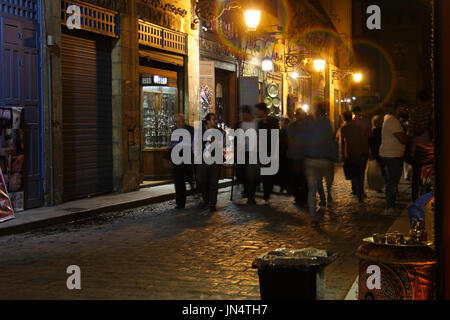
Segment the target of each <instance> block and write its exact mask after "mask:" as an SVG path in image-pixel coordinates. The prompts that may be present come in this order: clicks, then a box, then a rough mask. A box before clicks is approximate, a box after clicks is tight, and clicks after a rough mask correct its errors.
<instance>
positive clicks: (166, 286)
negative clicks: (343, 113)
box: [0, 168, 409, 300]
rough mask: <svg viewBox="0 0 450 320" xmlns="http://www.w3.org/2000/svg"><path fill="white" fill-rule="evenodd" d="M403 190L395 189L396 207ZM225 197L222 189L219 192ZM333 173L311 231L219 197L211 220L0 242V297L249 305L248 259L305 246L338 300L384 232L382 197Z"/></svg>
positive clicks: (114, 226)
mask: <svg viewBox="0 0 450 320" xmlns="http://www.w3.org/2000/svg"><path fill="white" fill-rule="evenodd" d="M408 187H409V186H408V185H407V184H402V185H401V186H400V195H399V202H398V204H399V206H400V207H401V208H402V209H405V208H406V205H407V203H408V200H409V193H408V192H409V188H408ZM227 190H228V191H227ZM350 190H351V188H350V183H349V182H348V181H345V180H344V178H343V173H342V169H340V168H339V169H338V170H337V173H336V179H335V189H334V192H333V193H334V198H335V203H334V204H332V205H330V206H329V207H328V208H327V209H326V210H324V211H323V217H322V219H321V221H320V223H318V224H317V225H314V224H312V223H311V219H310V218H309V216H308V215H307V214H305V212H301V211H300V210H299V209H298V208H297V207H295V206H294V205H293V203H292V202H293V198H292V197H290V196H286V195H279V194H277V195H275V196H274V197H273V198H272V204H271V205H270V206H262V205H257V206H247V205H243V204H239V202H240V201H241V199H240V196H239V195H238V194H239V192H236V193H235V194H236V198H239V199H238V200H237V201H236V202H234V203H231V202H230V201H229V199H230V193H229V189H222V190H221V194H220V195H219V203H218V212H216V213H214V214H209V213H207V211H204V212H203V213H202V212H200V210H199V209H197V207H196V202H197V200H196V199H194V198H192V197H189V198H188V203H187V209H186V210H184V211H178V210H175V209H174V206H175V204H174V201H169V202H165V203H161V204H157V205H152V206H147V207H141V208H137V209H134V210H127V211H124V212H116V213H108V214H102V215H99V216H96V217H95V218H91V219H89V220H86V221H79V222H75V223H72V224H68V225H58V226H55V227H48V228H43V229H39V230H36V231H34V232H29V233H25V234H18V235H12V236H5V237H1V238H0V268H1V273H0V299H239V300H240V299H259V298H260V296H259V282H258V274H257V271H256V270H255V269H252V268H251V264H252V261H253V259H254V258H255V257H256V256H257V255H259V254H261V253H264V252H266V251H268V250H273V249H276V248H279V247H293V248H303V247H315V248H319V249H327V250H333V251H337V252H339V253H340V257H339V258H338V260H336V261H335V262H334V263H333V264H331V265H330V266H329V267H328V268H327V271H326V288H327V289H326V298H327V299H344V298H345V295H346V293H347V291H348V290H349V289H350V287H351V285H352V283H353V281H354V280H355V277H356V275H357V272H358V259H357V258H356V256H355V252H356V249H357V247H358V246H359V244H360V241H361V239H363V238H364V237H367V236H370V235H371V234H373V233H375V232H385V231H387V229H388V228H389V227H390V226H391V225H392V223H393V222H394V220H395V218H396V217H390V216H384V215H382V214H381V213H383V211H384V210H383V209H384V206H385V201H384V194H378V193H376V192H371V191H367V194H368V198H367V201H366V203H365V204H362V205H360V204H359V203H358V201H357V200H356V198H354V197H353V196H351V194H350ZM69 265H78V266H80V268H81V286H82V289H81V290H73V291H70V290H68V289H67V287H66V280H67V277H68V276H69V275H68V274H66V269H67V267H68V266H69Z"/></svg>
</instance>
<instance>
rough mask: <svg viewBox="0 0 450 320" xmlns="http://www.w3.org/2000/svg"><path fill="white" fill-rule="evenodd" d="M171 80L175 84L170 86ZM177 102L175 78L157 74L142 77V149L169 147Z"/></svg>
mask: <svg viewBox="0 0 450 320" xmlns="http://www.w3.org/2000/svg"><path fill="white" fill-rule="evenodd" d="M172 82H175V84H174V85H175V86H171V85H173V83H172ZM146 84H150V85H146ZM177 103H178V89H177V88H176V80H173V79H168V78H164V77H159V76H145V77H143V86H142V109H143V129H144V137H143V139H144V142H143V143H144V149H156V148H168V147H169V144H170V135H171V133H172V130H173V129H174V127H175V121H174V119H175V113H176V110H177Z"/></svg>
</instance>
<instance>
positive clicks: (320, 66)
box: [314, 59, 326, 72]
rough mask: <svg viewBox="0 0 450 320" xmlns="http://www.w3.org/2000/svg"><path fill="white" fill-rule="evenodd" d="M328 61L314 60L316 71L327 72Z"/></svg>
mask: <svg viewBox="0 0 450 320" xmlns="http://www.w3.org/2000/svg"><path fill="white" fill-rule="evenodd" d="M325 65H326V61H325V60H322V59H316V60H314V69H316V71H317V72H322V71H323V70H325Z"/></svg>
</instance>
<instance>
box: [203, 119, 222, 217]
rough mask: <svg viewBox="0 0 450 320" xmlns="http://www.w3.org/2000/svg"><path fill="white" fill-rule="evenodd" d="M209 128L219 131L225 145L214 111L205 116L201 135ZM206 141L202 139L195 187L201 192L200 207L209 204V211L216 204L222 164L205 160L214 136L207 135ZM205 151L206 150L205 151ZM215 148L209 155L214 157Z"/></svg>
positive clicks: (212, 209) (214, 209)
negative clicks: (200, 157) (200, 159)
mask: <svg viewBox="0 0 450 320" xmlns="http://www.w3.org/2000/svg"><path fill="white" fill-rule="evenodd" d="M209 129H217V130H219V131H220V132H221V135H222V139H223V144H222V146H223V147H225V145H226V144H225V133H224V132H223V130H221V129H219V128H218V127H217V118H216V115H215V114H214V113H208V114H207V115H206V117H205V120H204V124H203V128H202V136H203V137H204V136H205V132H206V131H207V130H209ZM206 140H207V141H203V143H202V155H203V157H202V163H201V164H200V165H198V170H197V187H198V189H199V191H200V192H201V194H202V197H203V202H202V203H200V207H201V208H206V207H207V206H209V209H210V212H215V211H216V204H217V194H218V191H219V179H220V172H221V169H222V165H221V164H220V163H215V162H214V163H212V164H208V163H206V162H205V159H204V158H205V154H208V152H209V151H208V150H210V148H211V147H212V144H213V143H214V142H215V138H214V137H209V138H208V139H206ZM205 151H206V152H205ZM215 152H216V150H215V149H212V151H211V154H210V156H211V157H212V158H214V157H215V156H216V154H215ZM217 152H220V153H221V155H222V157H223V149H222V150H217Z"/></svg>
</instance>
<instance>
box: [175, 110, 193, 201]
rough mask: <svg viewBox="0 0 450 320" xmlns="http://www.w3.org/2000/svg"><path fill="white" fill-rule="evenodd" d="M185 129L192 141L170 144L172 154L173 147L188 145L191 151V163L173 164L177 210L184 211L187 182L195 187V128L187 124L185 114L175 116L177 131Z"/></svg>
mask: <svg viewBox="0 0 450 320" xmlns="http://www.w3.org/2000/svg"><path fill="white" fill-rule="evenodd" d="M177 129H184V130H187V131H188V132H189V134H190V140H188V141H184V139H182V138H180V139H179V140H177V141H174V140H172V141H171V144H170V153H169V154H171V153H172V149H173V147H175V146H176V145H178V144H180V145H186V146H187V147H188V148H189V149H190V150H191V154H190V159H191V161H190V163H181V164H174V163H173V162H172V174H173V180H174V185H175V199H176V208H177V209H184V208H185V206H186V195H187V194H186V181H188V182H189V183H190V184H191V188H192V186H193V169H192V159H193V141H194V128H193V127H192V126H190V125H187V124H186V122H185V118H184V114H177V115H176V116H175V129H174V130H177ZM182 153H183V150H181V154H180V157H183V154H182Z"/></svg>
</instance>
